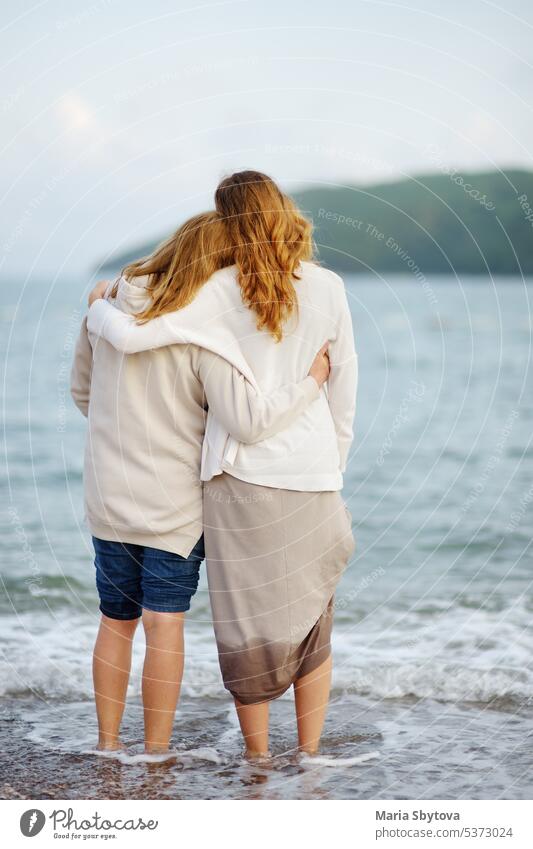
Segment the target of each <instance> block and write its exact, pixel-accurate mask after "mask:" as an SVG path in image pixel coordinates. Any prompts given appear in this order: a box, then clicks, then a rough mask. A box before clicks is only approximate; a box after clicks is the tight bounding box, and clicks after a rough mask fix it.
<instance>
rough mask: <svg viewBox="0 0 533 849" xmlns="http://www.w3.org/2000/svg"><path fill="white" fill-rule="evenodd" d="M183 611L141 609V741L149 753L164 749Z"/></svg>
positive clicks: (175, 691) (177, 676)
mask: <svg viewBox="0 0 533 849" xmlns="http://www.w3.org/2000/svg"><path fill="white" fill-rule="evenodd" d="M184 618H185V614H183V613H156V612H154V611H152V610H143V626H144V632H145V634H146V655H145V659H144V668H143V683H142V692H143V705H144V743H145V749H146V751H147V752H150V753H152V754H157V753H163V752H167V751H168V746H169V742H170V736H171V734H172V725H173V723H174V714H175V712H176V705H177V703H178V698H179V694H180V689H181V679H182V677H183V623H184Z"/></svg>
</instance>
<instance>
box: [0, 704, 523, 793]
mask: <svg viewBox="0 0 533 849" xmlns="http://www.w3.org/2000/svg"><path fill="white" fill-rule="evenodd" d="M94 728H95V725H94V715H93V706H92V705H91V704H90V702H79V703H60V702H56V703H51V702H48V703H43V702H39V701H38V700H36V699H32V700H29V699H12V700H9V701H4V702H3V703H2V711H1V714H0V733H1V743H2V745H1V754H0V795H1V796H2V798H5V799H17V798H35V799H86V798H90V799H130V798H134V799H228V798H231V799H358V798H359V799H417V798H425V799H454V798H457V799H459V798H474V799H476V798H484V799H492V798H494V799H496V798H510V799H512V798H521V799H530V798H532V790H533V779H532V770H531V765H532V760H533V759H532V756H531V750H530V747H529V746H528V743H527V737H528V734H529V735H531V729H532V716H531V709H530V708H529V707H527V706H526V707H523V708H521V709H517V706H516V705H510V704H507V705H505V704H502V705H496V704H494V705H493V706H491V707H490V708H487V706H477V705H449V704H448V705H446V704H439V703H438V702H435V701H429V700H428V701H424V700H416V699H401V700H382V701H371V700H366V699H364V698H361V697H352V696H346V695H344V696H338V697H337V698H336V699H334V701H333V704H332V707H331V710H330V714H329V717H328V721H327V726H326V731H325V734H324V738H323V744H322V751H321V756H320V757H319V758H318V759H316V760H313V759H301V758H300V757H299V756H298V754H297V753H296V752H295V750H294V728H293V718H292V704H291V702H290V700H289V699H285V700H281V701H280V702H278V703H277V704H275V705H274V708H273V711H272V728H273V733H272V741H271V743H272V745H271V747H272V751H273V757H272V759H271V760H269V761H266V762H263V763H261V764H249V763H247V762H246V761H245V760H244V759H243V758H242V756H241V744H240V738H239V734H238V729H237V727H236V724H235V719H234V716H233V713H232V707H231V705H230V704H229V703H228V702H227V701H223V700H208V699H207V700H204V702H203V704H202V706H201V707H199V705H198V703H197V702H194V701H192V700H190V701H184V702H183V703H182V705H181V707H180V714H179V717H178V719H177V721H176V731H175V735H174V745H175V747H176V750H177V751H176V755H175V756H174V757H173V758H171V759H168V760H165V761H163V762H155V763H154V762H145V761H144V760H143V759H142V758H141V757H140V754H141V752H142V742H141V737H142V716H141V712H140V705H139V704H138V703H132V704H131V705H129V707H128V712H127V716H126V720H125V724H124V735H123V736H124V740H125V741H126V742H127V743H128V754H127V755H125V756H120V758H115V757H109V756H108V757H102V756H99V755H96V754H94V753H91V751H90V749H91V746H92V745H93V743H94ZM494 735H497V739H498V750H499V752H500V755H499V758H498V761H496V759H495V758H494V755H493V743H492V740H493V737H494ZM91 741H92V742H91ZM376 755H377V757H376ZM367 757H368V758H370V759H369V760H365V758H367Z"/></svg>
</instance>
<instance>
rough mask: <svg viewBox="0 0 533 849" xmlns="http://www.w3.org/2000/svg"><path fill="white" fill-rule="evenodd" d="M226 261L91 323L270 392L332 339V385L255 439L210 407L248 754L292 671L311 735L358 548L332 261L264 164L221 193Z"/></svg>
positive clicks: (208, 453)
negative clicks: (161, 311)
mask: <svg viewBox="0 0 533 849" xmlns="http://www.w3.org/2000/svg"><path fill="white" fill-rule="evenodd" d="M215 205H216V211H217V212H218V214H219V216H220V217H221V219H222V221H223V222H224V226H225V228H226V233H227V239H228V246H229V248H230V249H231V251H232V257H233V264H232V265H231V266H229V267H227V268H224V269H221V270H220V271H217V272H216V273H215V274H213V275H212V277H211V278H210V279H209V280H208V281H207V283H206V284H205V285H204V286H202V287H201V289H200V290H199V292H198V293H197V294H196V297H195V298H194V300H193V301H192V303H190V304H189V305H187V306H185V307H184V308H183V309H181V310H179V311H177V312H172V313H168V314H166V315H163V316H161V317H159V318H154V319H153V320H151V321H148V322H146V323H144V324H141V325H139V324H138V323H136V322H135V321H134V320H133V319H131V317H128V316H126V315H123V314H120V313H119V312H118V311H117V310H114V308H113V307H112V306H111V305H110V304H108V303H106V302H105V301H101V300H98V301H96V302H95V303H94V305H93V306H92V307H91V310H90V312H89V317H88V323H89V328H90V329H91V331H92V332H94V333H97V334H100V335H102V336H104V337H105V338H106V339H107V340H108V341H109V342H110V343H111V344H112V345H114V346H115V347H116V348H118V349H119V350H121V351H124V352H126V353H133V352H136V351H141V350H147V349H148V348H153V347H161V346H164V345H168V344H172V343H173V342H176V341H181V342H183V341H190V342H193V343H195V344H198V345H204V346H206V347H209V348H210V349H211V350H213V351H215V352H216V353H218V354H220V355H222V356H223V357H226V358H228V359H229V360H230V361H231V362H232V363H233V365H235V366H236V367H237V368H239V369H240V370H241V371H242V373H243V374H244V375H245V376H246V377H247V378H248V379H249V380H250V381H252V382H254V383H255V385H256V386H257V387H258V389H259V391H261V392H264V393H268V392H270V391H272V390H273V389H274V388H276V387H282V386H284V385H285V384H287V383H290V382H293V381H295V380H299V379H301V378H302V376H304V375H305V374H306V373H307V371H308V369H309V365H310V363H311V362H312V360H313V357H314V353H315V352H316V350H317V348H319V347H320V345H321V344H322V343H323V342H324V340H328V341H329V356H330V361H331V372H330V376H329V380H328V382H327V386H326V387H323V389H322V390H321V392H320V394H319V396H318V397H317V398H316V400H314V401H313V402H312V403H311V404H310V405H309V406H308V407H307V408H306V409H305V410H304V411H303V412H302V413H301V414H300V415H299V416H298V418H297V419H296V420H295V421H294V422H293V423H292V424H290V425H289V426H288V427H287V428H286V429H285V430H283V431H281V432H280V433H278V434H273V435H272V436H269V437H268V438H266V439H264V440H263V441H261V442H258V443H256V444H255V445H245V444H242V443H240V442H237V441H236V440H235V439H233V438H232V437H231V436H230V435H229V433H228V430H227V428H226V427H224V425H223V423H221V422H219V421H217V419H216V417H215V416H214V415H212V414H211V413H209V416H208V421H207V426H206V435H205V439H204V448H203V457H202V480H203V481H204V534H205V546H206V559H207V569H208V579H209V591H210V598H211V605H212V610H213V621H214V627H215V635H216V640H217V647H218V652H219V660H220V667H221V671H222V676H223V679H224V685H225V687H226V688H227V689H228V690H229V691H230V692H231V694H232V695H233V698H234V700H235V705H236V709H237V713H238V717H239V721H240V725H241V729H242V733H243V736H244V739H245V743H246V752H247V754H248V756H251V757H254V756H265V755H267V754H268V727H269V703H270V701H272V700H273V699H275V698H277V697H278V696H280V695H281V694H282V693H283V692H285V691H286V690H287V689H288V688H289V687H290V686H293V687H294V694H295V706H296V718H297V726H298V740H299V747H300V750H302V751H304V752H307V753H310V754H313V753H315V752H316V751H317V749H318V746H319V741H320V736H321V732H322V727H323V723H324V718H325V714H326V710H327V705H328V700H329V691H330V681H331V647H330V637H331V627H332V619H333V611H334V592H335V587H336V585H337V582H338V580H339V577H340V576H341V574H342V572H343V570H344V568H345V567H346V564H347V562H348V560H349V557H350V555H351V553H352V552H353V545H354V543H353V537H352V532H351V520H350V516H349V513H348V511H347V510H346V507H345V505H344V503H343V501H342V498H341V495H340V490H341V488H342V481H343V471H344V468H345V465H346V461H347V456H348V451H349V447H350V443H351V440H352V423H353V416H354V412H355V396H356V386H357V356H356V353H355V348H354V341H353V331H352V324H351V317H350V311H349V308H348V303H347V299H346V294H345V290H344V285H343V282H342V280H341V279H340V277H338V276H337V275H336V274H334V273H333V272H331V271H329V270H326V269H324V268H322V267H320V266H319V265H318V264H316V263H315V262H313V261H312V257H313V244H312V230H311V224H310V223H309V222H308V221H307V220H306V219H305V217H304V216H302V215H301V214H300V212H299V211H298V210H297V208H296V206H295V205H294V203H293V201H292V200H291V199H290V198H289V197H288V196H287V195H286V194H284V193H283V192H282V191H281V190H280V189H279V187H278V186H277V185H276V184H275V182H274V181H273V180H271V179H270V178H269V177H267V176H266V175H265V174H261V173H259V172H257V171H242V172H238V173H236V174H233V175H231V176H230V177H228V178H226V179H225V180H223V181H222V182H221V183H220V185H219V186H218V188H217V191H216V195H215Z"/></svg>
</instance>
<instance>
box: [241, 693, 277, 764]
mask: <svg viewBox="0 0 533 849" xmlns="http://www.w3.org/2000/svg"><path fill="white" fill-rule="evenodd" d="M235 707H236V709H237V716H238V717H239V723H240V726H241V731H242V736H243V737H244V742H245V744H246V757H248V758H259V757H266V756H267V755H269V751H268V708H269V702H261V703H260V704H257V705H243V704H241V703H240V702H239V701H238V699H235Z"/></svg>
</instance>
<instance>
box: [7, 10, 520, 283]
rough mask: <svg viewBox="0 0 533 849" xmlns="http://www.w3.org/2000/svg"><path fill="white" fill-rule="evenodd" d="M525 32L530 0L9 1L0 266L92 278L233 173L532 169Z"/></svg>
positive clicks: (394, 175)
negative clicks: (103, 263) (109, 260)
mask: <svg viewBox="0 0 533 849" xmlns="http://www.w3.org/2000/svg"><path fill="white" fill-rule="evenodd" d="M532 44H533V4H532V3H530V2H529V0H509V2H505V3H503V2H502V3H496V2H489V0H470V2H464V0H463V2H457V0H449V2H447V3H443V2H441V1H440V2H435V0H425V2H423V0H405V2H397V0H388V2H380V0H330V2H325V0H305V2H304V0H294V2H293V0H268V2H267V1H266V0H228V2H225V1H224V2H212V3H210V2H194V0H174V2H171V0H168V2H167V0H150V2H139V0H95V2H92V1H91V0H85V2H78V0H70V2H68V0H41V2H37V3H33V2H24V0H23V2H20V0H3V2H2V6H1V21H0V46H1V50H0V64H1V66H2V73H1V76H0V79H1V80H2V93H1V97H0V119H1V120H0V148H1V160H0V195H1V200H0V210H1V221H2V225H1V231H0V278H3V279H6V277H7V278H11V279H12V278H13V277H14V276H15V275H16V276H17V277H20V276H22V277H25V278H28V277H31V276H33V277H35V276H38V275H47V276H49V275H57V276H62V275H64V274H69V275H74V274H78V275H80V276H83V277H85V278H87V277H88V276H89V275H90V274H91V273H92V272H93V270H94V267H95V266H96V265H97V264H98V262H99V261H100V260H102V259H105V258H106V257H108V256H110V255H113V254H115V253H116V252H119V251H122V250H124V249H125V248H128V247H130V246H131V245H135V244H137V243H139V242H143V241H146V240H149V239H151V238H153V237H158V236H160V235H165V234H167V233H168V232H170V231H171V230H172V229H174V228H175V227H176V226H178V225H179V223H180V222H181V221H183V219H184V218H186V217H187V216H188V215H190V214H192V213H193V212H197V211H199V210H201V209H208V208H211V207H212V206H213V192H214V189H215V187H216V184H217V182H218V181H219V179H220V178H221V177H222V176H224V175H225V174H227V173H230V172H231V171H234V170H238V169H242V168H255V169H259V170H262V171H266V172H267V173H269V174H271V175H272V176H273V177H274V178H275V179H277V180H278V181H279V182H280V184H281V185H282V186H283V187H284V188H285V189H286V190H288V191H289V192H290V191H291V190H293V189H295V188H299V187H301V186H303V185H314V186H316V185H321V184H322V185H350V184H354V183H358V184H362V183H372V182H378V181H379V182H383V181H390V180H395V179H398V178H402V177H404V176H409V175H417V174H423V173H428V172H434V171H439V170H449V169H451V168H453V169H457V170H458V171H460V172H462V173H463V172H466V171H471V170H487V169H493V168H509V167H518V168H527V169H529V168H531V167H532V161H531V160H532V155H531V149H532V145H531V140H532V138H533V97H532V96H531V95H532V93H533V48H532V46H531V45H532Z"/></svg>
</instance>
